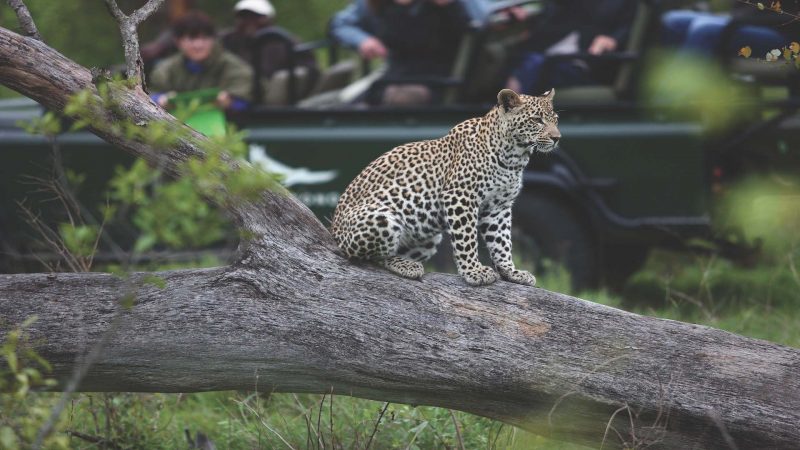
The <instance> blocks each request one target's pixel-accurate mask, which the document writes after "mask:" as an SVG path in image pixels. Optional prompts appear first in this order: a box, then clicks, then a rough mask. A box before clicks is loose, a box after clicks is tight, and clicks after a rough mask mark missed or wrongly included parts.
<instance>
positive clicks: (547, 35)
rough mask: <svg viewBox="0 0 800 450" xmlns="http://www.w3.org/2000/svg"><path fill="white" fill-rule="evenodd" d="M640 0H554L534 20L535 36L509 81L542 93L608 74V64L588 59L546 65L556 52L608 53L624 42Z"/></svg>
mask: <svg viewBox="0 0 800 450" xmlns="http://www.w3.org/2000/svg"><path fill="white" fill-rule="evenodd" d="M636 7H637V1H636V0H551V1H549V2H547V3H546V4H545V7H544V11H543V12H542V14H541V15H540V16H539V17H538V18H537V20H536V21H534V25H533V27H532V29H531V31H530V37H529V38H528V40H527V43H526V44H525V45H524V47H525V50H524V51H523V55H522V57H521V58H520V61H519V63H518V64H517V65H516V68H515V69H513V71H512V74H511V76H510V77H509V79H508V82H507V86H506V87H508V88H510V89H513V90H515V91H517V92H522V93H525V94H541V93H542V92H544V91H546V90H548V89H550V88H552V87H559V86H572V85H580V84H587V83H591V82H596V81H598V80H599V79H602V76H603V75H604V72H605V71H607V68H605V67H603V66H602V65H598V64H587V63H586V62H585V61H583V60H579V59H574V60H562V61H559V62H557V63H555V64H553V65H552V67H546V60H547V57H548V56H551V55H567V54H573V53H588V54H590V55H595V56H597V55H602V54H603V53H607V52H613V51H616V50H618V49H620V48H622V47H623V46H624V45H625V43H626V41H627V39H628V35H629V33H630V27H631V24H632V22H633V17H634V15H635V13H636Z"/></svg>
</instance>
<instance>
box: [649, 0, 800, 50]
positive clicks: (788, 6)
mask: <svg viewBox="0 0 800 450" xmlns="http://www.w3.org/2000/svg"><path fill="white" fill-rule="evenodd" d="M764 3H767V4H769V3H768V2H764ZM798 3H800V2H798V1H797V0H784V2H783V5H782V9H783V10H784V11H786V12H790V13H796V12H797V10H798ZM767 15H773V16H775V17H778V16H777V14H776V13H775V12H774V11H759V10H758V8H756V7H754V6H753V5H748V4H746V3H736V4H734V5H733V7H732V9H731V11H730V13H720V14H714V13H711V12H706V11H693V10H674V11H667V12H666V13H665V14H664V15H663V16H662V18H661V25H662V40H663V42H664V44H666V45H668V46H672V47H675V48H677V49H679V50H682V51H685V52H687V53H694V54H696V55H699V56H708V55H711V54H713V53H714V52H715V51H722V52H724V53H726V54H729V55H731V56H734V55H736V54H737V52H738V51H739V49H740V48H743V47H745V46H749V47H751V49H752V51H753V54H754V55H755V56H758V57H760V58H763V57H764V55H766V53H767V52H769V51H770V50H772V49H775V48H778V49H780V48H782V47H784V46H786V45H787V44H788V43H789V42H790V41H791V40H792V34H791V33H794V37H793V38H794V39H796V36H797V31H798V30H797V26H796V25H797V21H796V20H794V21H791V20H782V22H783V23H782V24H781V26H780V29H774V28H770V27H767V26H762V25H755V24H753V25H743V26H742V27H740V28H737V29H736V30H735V31H734V33H733V35H732V36H731V38H730V41H729V42H727V43H722V42H720V39H721V37H722V32H723V30H724V29H725V27H727V26H728V24H729V23H730V22H731V21H732V20H734V19H740V20H743V21H747V19H749V18H757V17H759V16H761V17H764V16H767ZM791 25H794V26H791ZM781 31H782V32H783V33H786V34H782V33H781ZM723 44H725V48H719V46H720V45H723Z"/></svg>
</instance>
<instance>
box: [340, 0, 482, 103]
mask: <svg viewBox="0 0 800 450" xmlns="http://www.w3.org/2000/svg"><path fill="white" fill-rule="evenodd" d="M470 21H471V17H470V15H469V13H468V9H467V8H466V7H465V3H464V2H463V1H462V0H355V1H354V2H353V3H352V4H350V5H349V6H348V7H347V8H345V9H344V10H342V11H340V12H339V13H337V14H336V15H335V16H334V17H333V19H332V20H331V34H332V36H333V37H334V38H335V39H337V40H338V41H339V42H341V43H342V44H344V45H345V46H348V47H351V48H353V49H356V50H357V51H358V53H359V54H360V55H361V56H362V57H363V58H366V59H368V60H371V59H377V58H386V59H387V68H386V73H385V75H384V78H385V79H386V80H387V83H390V84H389V86H387V87H386V89H378V90H374V89H373V90H372V92H371V93H370V94H369V99H368V101H370V102H371V103H385V104H422V103H430V102H434V101H436V100H437V97H438V96H439V95H440V92H439V91H438V90H437V89H436V88H435V87H434V88H432V87H431V86H428V85H422V84H391V82H390V81H389V80H392V79H393V78H394V79H402V78H403V77H424V76H429V77H446V76H448V75H449V74H450V73H451V71H452V67H453V62H454V60H455V56H456V54H457V50H458V46H459V44H460V43H461V39H462V37H463V35H464V33H465V32H466V31H467V29H468V27H469V24H470Z"/></svg>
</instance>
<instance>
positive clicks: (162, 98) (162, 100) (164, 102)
mask: <svg viewBox="0 0 800 450" xmlns="http://www.w3.org/2000/svg"><path fill="white" fill-rule="evenodd" d="M175 95H176V92H175V91H169V92H165V93H163V94H161V95H159V96H157V97H156V98H155V100H156V104H158V106H160V107H162V108H164V109H167V106H169V101H170V99H172V97H175Z"/></svg>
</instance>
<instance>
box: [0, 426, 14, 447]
mask: <svg viewBox="0 0 800 450" xmlns="http://www.w3.org/2000/svg"><path fill="white" fill-rule="evenodd" d="M0 447H2V448H4V449H9V450H10V449H17V448H19V442H18V441H17V435H16V434H14V430H12V429H11V427H9V426H5V427H2V428H0Z"/></svg>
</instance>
